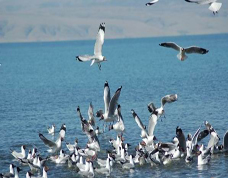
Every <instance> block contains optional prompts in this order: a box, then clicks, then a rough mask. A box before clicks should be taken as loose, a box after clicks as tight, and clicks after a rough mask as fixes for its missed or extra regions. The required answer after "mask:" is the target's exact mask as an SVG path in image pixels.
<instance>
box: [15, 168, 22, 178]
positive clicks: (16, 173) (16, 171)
mask: <svg viewBox="0 0 228 178" xmlns="http://www.w3.org/2000/svg"><path fill="white" fill-rule="evenodd" d="M21 170H22V169H21V168H19V167H16V168H15V169H14V172H15V174H14V178H19V172H20V171H21Z"/></svg>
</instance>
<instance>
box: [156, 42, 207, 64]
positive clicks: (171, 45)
mask: <svg viewBox="0 0 228 178" xmlns="http://www.w3.org/2000/svg"><path fill="white" fill-rule="evenodd" d="M159 45H160V46H163V47H167V48H173V49H175V50H177V51H179V54H178V55H177V58H178V59H179V60H181V61H184V60H185V59H187V58H188V56H186V55H185V53H187V54H191V53H196V54H206V53H208V51H209V50H207V49H204V48H200V47H197V46H191V47H188V48H183V47H180V46H178V45H177V44H176V43H173V42H167V43H161V44H159Z"/></svg>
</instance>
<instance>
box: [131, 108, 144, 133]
mask: <svg viewBox="0 0 228 178" xmlns="http://www.w3.org/2000/svg"><path fill="white" fill-rule="evenodd" d="M131 113H132V115H133V117H134V119H135V122H136V123H137V124H138V126H139V128H140V129H141V130H143V131H145V133H147V132H146V129H145V128H144V125H143V123H142V121H141V119H140V118H139V117H138V115H137V114H136V113H135V111H134V110H133V109H132V110H131Z"/></svg>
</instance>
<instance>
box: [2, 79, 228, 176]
mask: <svg viewBox="0 0 228 178" xmlns="http://www.w3.org/2000/svg"><path fill="white" fill-rule="evenodd" d="M121 90H122V86H120V87H119V88H118V89H117V90H116V92H115V93H114V95H113V96H112V97H111V95H110V88H109V84H108V82H107V81H106V82H105V84H104V110H102V109H100V110H98V111H97V112H96V113H95V114H94V109H93V105H92V103H90V104H89V109H88V116H87V118H88V119H86V118H85V117H83V115H82V113H81V110H80V107H79V106H78V107H77V109H76V112H77V115H78V119H80V122H81V130H82V132H83V133H84V134H85V135H86V136H87V137H88V142H87V144H86V146H85V147H84V148H81V147H79V145H80V144H79V140H78V139H77V138H76V139H75V141H74V143H72V144H71V143H65V144H66V145H65V147H66V148H67V149H68V150H67V151H64V150H63V149H62V146H63V143H64V142H63V140H65V136H66V125H65V124H62V126H61V128H60V130H59V131H58V132H56V129H55V127H56V126H55V125H54V124H53V125H52V126H51V127H48V128H47V133H45V134H46V135H47V134H50V135H55V134H57V139H56V140H50V139H48V138H46V136H44V135H43V134H42V133H39V138H40V140H41V141H42V142H43V144H44V145H45V146H46V147H47V152H48V156H47V157H42V155H41V152H40V151H39V149H38V148H37V147H35V146H34V147H33V148H31V149H29V150H28V151H27V154H26V146H25V145H22V146H21V152H17V151H15V150H11V154H12V158H15V160H16V161H17V162H19V164H20V165H21V166H22V167H23V169H26V168H27V169H28V171H27V172H26V175H24V176H22V177H26V178H35V177H41V178H47V177H48V173H47V171H48V170H49V168H48V167H47V166H46V163H47V162H53V163H55V164H57V165H59V164H61V165H63V164H66V165H67V167H68V169H71V170H73V171H75V173H76V174H79V175H81V176H85V177H94V176H95V175H96V174H99V175H104V176H111V174H112V170H113V168H114V167H115V166H117V165H119V166H120V167H122V169H124V170H132V169H134V168H135V167H137V166H143V165H145V164H150V165H151V166H152V167H154V166H166V165H169V164H171V163H172V162H175V161H180V160H181V159H183V160H185V162H186V164H191V163H192V162H194V161H197V164H198V166H201V165H205V164H208V163H209V162H210V159H211V155H212V154H217V153H225V152H227V151H228V131H227V132H226V133H225V134H224V137H223V141H222V142H221V143H220V140H221V139H220V137H219V135H218V134H217V132H216V130H215V129H214V128H213V127H212V125H211V124H210V123H209V122H208V121H204V123H203V124H202V125H201V126H199V128H197V130H196V131H195V133H194V134H193V135H192V134H191V133H188V135H187V137H185V135H184V132H183V130H182V129H181V128H180V127H179V126H178V127H176V135H175V136H174V137H173V139H172V142H162V141H161V140H158V139H157V138H156V136H155V135H154V130H155V127H156V125H157V122H158V120H159V119H161V118H162V117H165V115H164V114H165V110H164V107H165V105H167V104H166V103H173V102H176V101H177V99H178V96H177V94H171V95H166V96H164V97H162V98H161V106H160V107H156V106H155V104H154V103H153V102H150V103H149V104H148V105H147V108H148V111H149V113H148V115H149V122H148V125H147V126H146V125H145V124H143V123H142V121H141V119H140V117H139V116H138V114H137V113H136V111H135V110H133V109H132V110H131V113H132V121H133V120H135V123H136V125H138V128H139V129H140V131H141V134H140V137H141V139H142V140H141V141H140V142H139V143H138V145H136V147H135V151H134V152H133V153H132V152H129V146H131V145H130V144H129V143H127V142H125V139H124V136H123V134H124V132H125V126H124V119H123V116H122V114H121V106H120V104H119V102H118V101H119V97H120V94H121ZM95 117H97V118H98V119H99V121H104V127H103V129H99V127H98V126H96V122H97V121H96V119H95ZM107 127H108V129H106V128H107ZM111 130H115V132H116V135H117V136H116V139H113V138H111V139H110V140H109V143H110V145H111V147H112V148H113V149H111V150H108V149H107V148H101V144H100V141H102V134H104V132H109V131H111ZM100 135H101V137H100ZM208 136H210V139H209V141H208V143H207V145H206V146H204V145H203V143H202V140H203V139H204V138H205V137H208ZM53 138H54V137H53ZM101 150H103V151H104V150H106V155H107V157H106V158H105V159H101V158H99V156H98V155H99V153H100V152H101ZM24 167H26V168H24ZM20 171H21V167H18V166H15V164H10V165H9V172H7V173H1V174H0V177H3V178H9V177H14V178H19V172H20Z"/></svg>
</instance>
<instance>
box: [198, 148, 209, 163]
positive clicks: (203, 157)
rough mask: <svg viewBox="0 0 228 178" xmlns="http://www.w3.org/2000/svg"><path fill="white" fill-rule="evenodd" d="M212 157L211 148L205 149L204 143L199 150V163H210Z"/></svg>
mask: <svg viewBox="0 0 228 178" xmlns="http://www.w3.org/2000/svg"><path fill="white" fill-rule="evenodd" d="M210 159H211V149H210V148H209V149H205V150H204V147H203V145H201V147H200V149H199V152H198V165H204V164H208V163H209V162H210Z"/></svg>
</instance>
